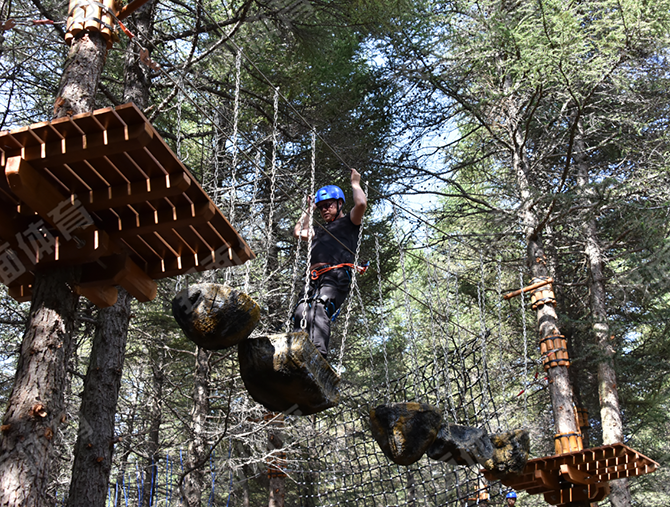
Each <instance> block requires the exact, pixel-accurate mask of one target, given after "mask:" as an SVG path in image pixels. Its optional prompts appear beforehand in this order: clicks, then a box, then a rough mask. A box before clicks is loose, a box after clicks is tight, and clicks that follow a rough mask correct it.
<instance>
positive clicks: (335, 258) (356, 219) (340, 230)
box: [293, 169, 367, 357]
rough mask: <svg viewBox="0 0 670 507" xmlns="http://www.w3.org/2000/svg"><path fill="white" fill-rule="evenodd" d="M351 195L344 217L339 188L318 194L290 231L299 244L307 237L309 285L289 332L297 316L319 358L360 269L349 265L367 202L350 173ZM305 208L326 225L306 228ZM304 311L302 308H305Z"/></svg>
mask: <svg viewBox="0 0 670 507" xmlns="http://www.w3.org/2000/svg"><path fill="white" fill-rule="evenodd" d="M351 189H352V191H353V197H354V207H353V208H352V209H351V211H350V212H349V213H347V214H346V215H345V214H344V213H343V207H344V204H345V198H344V192H342V189H341V188H340V187H336V186H335V185H328V186H325V187H323V188H320V189H319V190H318V191H317V192H316V196H315V197H314V204H312V199H311V197H310V198H309V200H308V208H307V210H305V211H304V212H303V213H302V216H301V217H300V219H299V220H298V223H297V224H296V225H295V228H294V229H293V236H294V237H296V238H298V239H301V240H305V241H307V240H309V238H310V236H311V237H312V250H311V252H310V255H309V259H308V262H309V265H310V273H311V277H310V283H309V289H308V291H307V294H303V295H302V297H301V298H300V300H299V301H298V304H297V306H296V307H295V310H294V312H293V327H294V330H295V331H296V332H297V331H300V330H301V329H302V326H301V322H302V319H303V316H304V318H305V320H306V321H307V332H308V333H309V336H310V339H311V340H312V342H313V343H314V345H316V348H317V349H318V350H319V352H321V354H322V355H323V357H326V355H327V354H328V342H329V341H330V324H331V322H332V321H333V320H334V319H335V317H336V316H337V314H338V310H339V308H340V306H341V305H342V303H343V302H344V300H345V299H346V297H347V294H348V293H349V285H350V283H351V270H352V269H358V270H359V271H360V272H363V271H364V268H360V267H357V266H355V265H354V257H355V255H354V252H355V251H356V244H357V241H358V235H359V231H360V228H361V222H362V220H363V214H364V213H365V209H366V208H367V198H366V197H365V192H363V189H362V188H361V175H360V174H359V173H358V171H356V169H351ZM309 206H314V207H315V208H316V209H318V210H319V213H320V214H321V218H322V219H323V221H324V222H326V225H324V226H323V227H319V228H317V229H316V232H315V229H314V228H313V227H310V224H309V216H310V213H309V211H310V210H309ZM305 306H306V307H305Z"/></svg>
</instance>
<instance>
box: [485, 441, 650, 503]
mask: <svg viewBox="0 0 670 507" xmlns="http://www.w3.org/2000/svg"><path fill="white" fill-rule="evenodd" d="M657 467H658V463H656V462H655V461H653V460H651V459H649V458H647V457H646V456H644V455H642V454H640V453H639V452H636V451H634V450H633V449H631V448H630V447H628V446H626V445H624V444H613V445H604V446H602V447H595V448H593V449H584V450H583V451H578V452H571V453H569V454H560V455H556V456H550V457H547V458H536V459H532V460H529V461H528V463H527V464H526V467H525V468H524V470H523V472H522V473H521V474H519V475H511V474H509V475H505V476H500V475H496V474H493V473H492V472H489V471H487V470H482V473H483V474H484V476H485V477H486V478H487V479H488V480H489V481H495V480H500V482H502V483H503V484H504V485H505V486H508V487H510V488H513V489H515V490H517V491H520V490H525V491H526V492H527V493H529V494H531V495H536V494H540V493H542V494H544V499H545V500H546V501H547V503H549V504H551V505H564V504H566V503H569V502H576V501H591V502H597V501H600V500H602V499H603V498H605V497H606V496H607V495H608V494H609V481H612V480H615V479H622V478H624V477H636V476H638V475H643V474H648V473H651V472H653V471H654V470H656V468H657Z"/></svg>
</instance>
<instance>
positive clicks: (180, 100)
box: [175, 90, 184, 160]
mask: <svg viewBox="0 0 670 507" xmlns="http://www.w3.org/2000/svg"><path fill="white" fill-rule="evenodd" d="M183 103H184V94H183V93H182V92H181V90H180V91H179V92H178V93H177V136H176V137H177V140H176V141H175V143H176V146H175V147H176V149H177V150H176V151H177V158H178V159H179V160H181V141H182V139H183V135H182V131H181V108H182V105H183Z"/></svg>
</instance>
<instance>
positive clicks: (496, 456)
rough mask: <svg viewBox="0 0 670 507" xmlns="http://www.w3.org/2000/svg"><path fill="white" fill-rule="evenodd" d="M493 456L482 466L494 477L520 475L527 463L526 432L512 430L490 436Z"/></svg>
mask: <svg viewBox="0 0 670 507" xmlns="http://www.w3.org/2000/svg"><path fill="white" fill-rule="evenodd" d="M491 443H492V444H493V456H492V457H491V461H489V462H487V463H485V464H484V466H485V468H486V469H487V470H490V471H491V472H493V473H494V474H495V475H496V476H499V475H507V474H520V473H521V472H523V469H524V467H525V466H526V463H527V462H528V453H529V452H530V436H529V435H528V432H527V431H526V430H512V431H505V432H502V433H496V434H494V435H491Z"/></svg>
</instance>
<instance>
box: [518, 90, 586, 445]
mask: <svg viewBox="0 0 670 507" xmlns="http://www.w3.org/2000/svg"><path fill="white" fill-rule="evenodd" d="M507 88H508V89H510V88H511V86H508V87H507ZM507 115H508V120H509V126H510V139H511V141H512V143H511V144H512V148H513V149H512V165H513V170H514V173H515V174H516V179H517V184H518V186H519V190H520V193H521V201H522V206H521V210H520V213H521V219H522V221H523V228H524V233H525V236H526V241H527V247H526V254H527V262H528V268H529V270H530V274H531V277H532V278H543V277H548V276H549V270H548V268H547V260H546V256H545V254H544V247H543V245H542V232H541V229H542V225H541V224H540V220H539V219H538V217H537V216H536V215H535V213H534V212H533V211H532V209H531V208H532V206H533V198H532V192H531V182H530V179H529V174H530V168H529V164H528V160H527V159H526V155H525V153H524V151H523V150H524V148H523V147H524V145H525V143H524V139H523V137H522V134H521V131H520V128H521V125H518V121H519V117H518V111H517V110H516V106H515V104H514V98H513V97H512V98H509V99H508V108H507ZM537 322H538V327H539V334H540V339H543V338H545V337H547V336H551V335H558V334H560V330H559V328H558V316H557V315H556V309H555V308H554V305H553V304H545V305H541V306H538V309H537ZM547 374H548V376H549V394H550V397H551V404H552V407H553V410H554V426H555V430H556V433H579V428H577V422H576V420H575V410H574V405H573V399H572V386H571V384H570V380H569V378H568V369H567V367H566V366H555V367H553V368H549V371H548V372H547Z"/></svg>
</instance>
